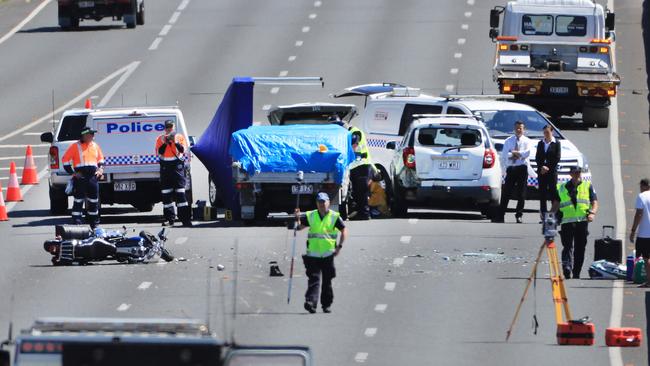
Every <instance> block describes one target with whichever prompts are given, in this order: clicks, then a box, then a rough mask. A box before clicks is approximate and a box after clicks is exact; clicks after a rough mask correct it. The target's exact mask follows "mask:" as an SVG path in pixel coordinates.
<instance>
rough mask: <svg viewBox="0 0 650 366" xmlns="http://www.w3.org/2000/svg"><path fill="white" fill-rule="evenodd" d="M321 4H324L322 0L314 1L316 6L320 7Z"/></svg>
mask: <svg viewBox="0 0 650 366" xmlns="http://www.w3.org/2000/svg"><path fill="white" fill-rule="evenodd" d="M321 5H323V2H322V1H320V0H319V1H314V7H316V8H320V6H321Z"/></svg>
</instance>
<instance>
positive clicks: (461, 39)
mask: <svg viewBox="0 0 650 366" xmlns="http://www.w3.org/2000/svg"><path fill="white" fill-rule="evenodd" d="M457 42H458V44H459V45H464V44H465V42H467V40H466V39H465V38H458V41H457Z"/></svg>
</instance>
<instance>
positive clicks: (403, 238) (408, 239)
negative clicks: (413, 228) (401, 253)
mask: <svg viewBox="0 0 650 366" xmlns="http://www.w3.org/2000/svg"><path fill="white" fill-rule="evenodd" d="M411 239H413V237H412V236H410V235H404V236H401V237H400V238H399V242H400V243H402V244H408V243H410V242H411Z"/></svg>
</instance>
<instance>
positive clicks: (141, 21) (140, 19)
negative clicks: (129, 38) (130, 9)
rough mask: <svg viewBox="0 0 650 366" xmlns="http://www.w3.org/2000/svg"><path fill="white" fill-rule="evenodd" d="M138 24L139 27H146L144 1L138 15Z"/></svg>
mask: <svg viewBox="0 0 650 366" xmlns="http://www.w3.org/2000/svg"><path fill="white" fill-rule="evenodd" d="M136 23H138V25H144V1H143V2H142V4H140V9H139V10H138V13H137V15H136Z"/></svg>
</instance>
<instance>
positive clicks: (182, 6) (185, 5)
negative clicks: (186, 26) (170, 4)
mask: <svg viewBox="0 0 650 366" xmlns="http://www.w3.org/2000/svg"><path fill="white" fill-rule="evenodd" d="M189 3H190V0H183V2H182V3H181V5H179V6H178V9H177V10H179V11H180V10H185V8H187V5H188V4H189Z"/></svg>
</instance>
